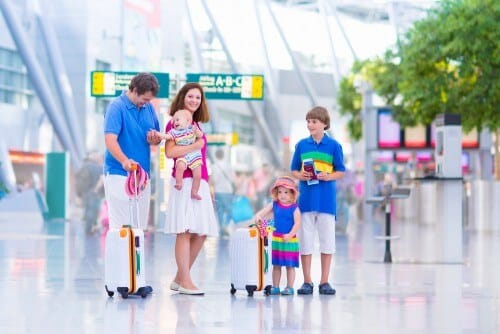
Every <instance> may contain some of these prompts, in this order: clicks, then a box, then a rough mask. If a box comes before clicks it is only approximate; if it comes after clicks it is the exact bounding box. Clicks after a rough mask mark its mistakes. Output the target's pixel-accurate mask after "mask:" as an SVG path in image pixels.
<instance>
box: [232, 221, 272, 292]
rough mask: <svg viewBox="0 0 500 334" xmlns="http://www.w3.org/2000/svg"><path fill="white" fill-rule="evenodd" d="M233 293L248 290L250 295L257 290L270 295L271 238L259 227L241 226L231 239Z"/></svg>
mask: <svg viewBox="0 0 500 334" xmlns="http://www.w3.org/2000/svg"><path fill="white" fill-rule="evenodd" d="M229 249H230V256H231V294H233V295H234V294H235V293H236V291H237V290H246V291H247V293H248V296H250V297H251V296H253V293H254V292H255V291H263V292H264V295H266V296H267V295H269V294H270V292H271V286H272V274H271V272H272V270H271V257H270V256H271V255H270V252H269V250H270V249H271V247H270V238H268V235H267V232H266V235H264V236H262V237H261V235H260V231H259V229H258V228H257V227H248V228H240V229H237V230H235V231H234V232H233V234H232V235H231V240H230V248H229Z"/></svg>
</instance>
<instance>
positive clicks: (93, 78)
mask: <svg viewBox="0 0 500 334" xmlns="http://www.w3.org/2000/svg"><path fill="white" fill-rule="evenodd" d="M138 73H139V72H112V71H92V72H91V73H90V92H91V95H92V96H94V97H116V96H120V94H121V93H122V91H124V90H127V89H128V85H129V84H130V80H132V78H133V77H134V76H135V75H136V74H138ZM151 74H153V75H154V76H155V77H156V79H158V83H159V84H160V90H159V91H158V94H157V95H156V97H158V98H165V99H166V98H168V97H169V87H170V77H169V74H168V73H159V72H151Z"/></svg>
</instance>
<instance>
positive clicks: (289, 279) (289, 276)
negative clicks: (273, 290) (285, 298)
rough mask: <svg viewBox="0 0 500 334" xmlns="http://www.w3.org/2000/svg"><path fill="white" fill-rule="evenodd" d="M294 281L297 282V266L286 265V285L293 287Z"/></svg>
mask: <svg viewBox="0 0 500 334" xmlns="http://www.w3.org/2000/svg"><path fill="white" fill-rule="evenodd" d="M294 283H295V268H294V267H286V286H287V287H290V288H293V284H294Z"/></svg>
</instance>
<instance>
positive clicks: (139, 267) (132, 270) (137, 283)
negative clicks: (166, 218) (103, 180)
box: [104, 169, 153, 298]
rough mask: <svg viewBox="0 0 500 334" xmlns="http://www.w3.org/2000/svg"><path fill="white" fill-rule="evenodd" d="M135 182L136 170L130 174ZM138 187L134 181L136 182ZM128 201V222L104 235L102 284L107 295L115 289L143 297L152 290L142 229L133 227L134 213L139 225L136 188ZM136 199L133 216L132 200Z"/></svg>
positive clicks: (124, 295)
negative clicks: (147, 273) (148, 279)
mask: <svg viewBox="0 0 500 334" xmlns="http://www.w3.org/2000/svg"><path fill="white" fill-rule="evenodd" d="M133 177H134V179H135V181H137V169H135V170H134V175H133ZM135 184H136V186H137V182H136V183H135ZM138 189H139V188H136V191H135V192H134V196H133V198H131V200H130V220H131V222H130V225H123V226H122V227H121V228H120V229H110V230H109V231H108V233H107V234H106V243H105V254H104V284H105V288H106V292H107V293H108V296H109V297H112V296H113V295H114V294H115V292H118V293H119V294H120V295H121V296H122V298H127V297H128V296H129V295H139V296H141V297H142V298H145V297H146V296H147V295H148V294H149V293H151V292H152V291H153V289H152V288H151V287H150V286H146V278H145V277H146V270H145V269H146V268H145V262H146V261H145V259H144V232H143V231H142V229H140V228H133V227H132V225H133V224H132V222H133V220H134V218H133V216H135V221H136V226H139V198H138V196H139V195H138V192H139V190H138ZM133 202H135V215H134V214H133V212H132V211H134V210H133V208H132V203H133Z"/></svg>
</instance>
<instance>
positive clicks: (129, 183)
mask: <svg viewBox="0 0 500 334" xmlns="http://www.w3.org/2000/svg"><path fill="white" fill-rule="evenodd" d="M135 178H137V180H135ZM148 182H149V175H148V173H146V171H145V170H144V169H143V168H142V167H141V166H140V165H137V169H136V170H135V171H132V172H129V173H128V176H127V180H126V181H125V192H126V193H127V195H128V197H130V198H134V197H136V196H139V195H140V193H141V192H142V191H143V190H144V188H146V186H147V185H148Z"/></svg>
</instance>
